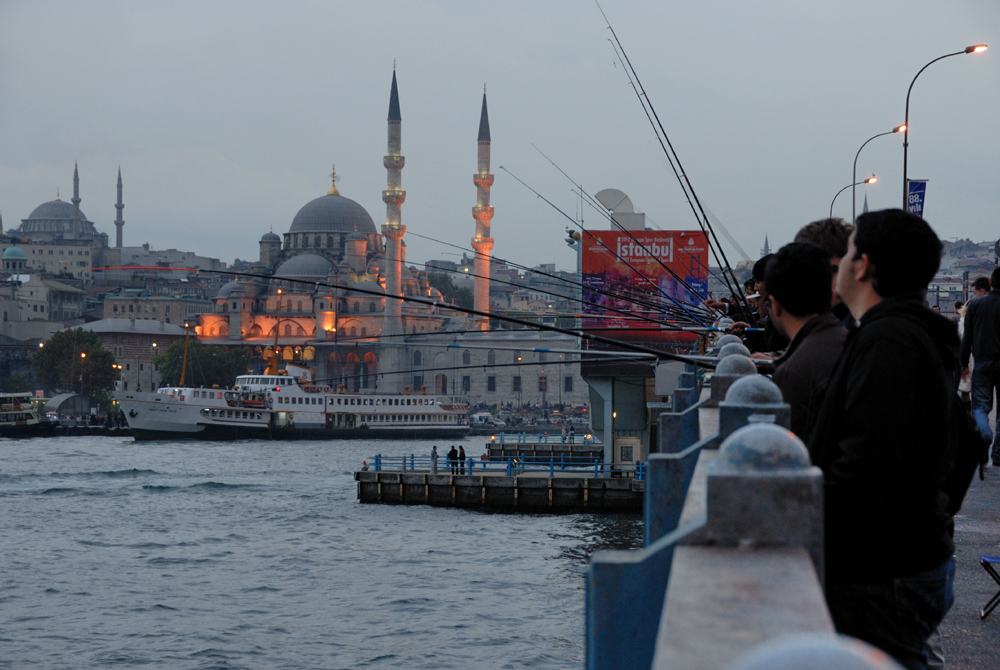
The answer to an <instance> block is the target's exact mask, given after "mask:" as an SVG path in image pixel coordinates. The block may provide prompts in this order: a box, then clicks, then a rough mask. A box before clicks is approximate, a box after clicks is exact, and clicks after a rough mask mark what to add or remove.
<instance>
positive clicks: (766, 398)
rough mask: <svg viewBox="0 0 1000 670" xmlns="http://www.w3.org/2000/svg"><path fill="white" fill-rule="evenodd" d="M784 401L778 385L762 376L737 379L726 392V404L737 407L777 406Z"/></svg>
mask: <svg viewBox="0 0 1000 670" xmlns="http://www.w3.org/2000/svg"><path fill="white" fill-rule="evenodd" d="M730 358H732V357H730ZM727 360H728V359H727ZM784 401H785V399H784V398H783V397H782V396H781V389H779V388H778V385H777V384H775V383H774V382H773V381H771V380H770V379H768V378H767V377H764V376H762V375H754V376H752V377H744V378H743V379H737V380H736V381H734V382H733V385H732V386H730V387H729V390H728V391H726V402H727V403H734V404H737V405H779V404H781V403H783V402H784Z"/></svg>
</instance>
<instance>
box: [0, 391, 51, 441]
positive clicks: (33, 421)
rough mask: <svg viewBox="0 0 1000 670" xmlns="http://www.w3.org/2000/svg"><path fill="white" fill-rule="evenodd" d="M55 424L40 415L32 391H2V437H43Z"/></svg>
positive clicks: (0, 405) (0, 402) (0, 414)
mask: <svg viewBox="0 0 1000 670" xmlns="http://www.w3.org/2000/svg"><path fill="white" fill-rule="evenodd" d="M54 429H55V424H54V423H52V422H51V421H48V420H47V419H45V418H39V417H38V410H37V409H36V408H35V406H34V404H32V402H31V394H30V393H0V437H43V436H46V435H50V434H51V433H52V431H53V430H54Z"/></svg>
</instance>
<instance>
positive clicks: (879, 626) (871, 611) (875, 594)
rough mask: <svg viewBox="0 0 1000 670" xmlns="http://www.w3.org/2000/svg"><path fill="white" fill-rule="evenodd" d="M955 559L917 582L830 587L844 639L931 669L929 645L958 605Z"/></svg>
mask: <svg viewBox="0 0 1000 670" xmlns="http://www.w3.org/2000/svg"><path fill="white" fill-rule="evenodd" d="M954 580H955V559H954V557H952V558H950V559H949V560H948V561H946V562H945V563H944V564H943V565H940V566H938V567H936V568H934V569H933V570H928V571H927V572H922V573H920V574H918V575H913V576H911V577H898V578H896V579H890V580H886V581H881V582H871V583H865V584H827V588H826V603H827V606H828V607H829V608H830V615H831V616H832V617H833V623H834V625H835V626H836V628H837V632H838V633H842V634H844V635H851V636H853V637H856V638H858V639H859V640H864V641H865V642H867V643H869V644H871V645H874V646H876V647H878V648H879V649H881V650H882V651H884V652H885V653H887V654H889V655H890V656H892V657H894V658H895V659H896V660H897V661H898V662H899V663H900V664H902V665H903V666H904V667H906V668H909V669H910V670H926V669H927V650H926V646H925V645H926V642H927V638H928V637H930V635H931V633H933V632H934V631H935V630H936V629H937V627H938V624H939V623H941V620H942V619H944V615H945V614H947V613H948V610H949V609H950V608H951V605H952V603H953V602H954V601H955V592H954V589H953V583H954Z"/></svg>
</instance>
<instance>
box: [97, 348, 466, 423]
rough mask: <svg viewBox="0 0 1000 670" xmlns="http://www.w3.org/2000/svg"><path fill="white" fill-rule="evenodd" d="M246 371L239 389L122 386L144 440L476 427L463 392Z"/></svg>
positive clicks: (299, 372) (291, 370)
mask: <svg viewBox="0 0 1000 670" xmlns="http://www.w3.org/2000/svg"><path fill="white" fill-rule="evenodd" d="M282 372H283V373H284V374H282V373H281V372H276V371H275V370H273V369H272V368H271V367H269V368H268V370H267V371H266V372H265V373H263V374H259V375H252V374H249V375H240V376H239V377H237V378H236V384H235V386H234V387H233V388H231V389H221V388H193V387H185V386H174V387H165V388H161V389H157V390H156V392H153V393H143V392H141V391H116V392H115V399H116V400H117V401H118V402H119V404H120V407H121V410H122V412H124V414H125V417H126V418H127V420H128V424H129V427H130V428H131V429H132V435H133V437H135V439H136V440H176V439H196V440H255V439H264V440H282V439H322V438H360V437H363V438H378V439H386V438H388V439H393V438H406V439H424V438H426V439H436V438H442V439H447V438H456V439H460V438H462V437H465V436H466V435H467V434H468V433H469V403H468V400H467V399H465V398H462V397H454V396H444V395H427V394H424V393H418V394H406V393H399V394H391V393H359V392H345V391H343V390H342V389H332V388H330V387H329V386H326V385H323V384H321V383H317V382H314V381H313V375H312V371H311V370H309V369H308V368H304V367H299V366H295V365H288V366H286V369H285V370H284V371H282Z"/></svg>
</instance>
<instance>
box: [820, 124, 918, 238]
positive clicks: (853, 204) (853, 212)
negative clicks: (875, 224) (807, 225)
mask: <svg viewBox="0 0 1000 670" xmlns="http://www.w3.org/2000/svg"><path fill="white" fill-rule="evenodd" d="M901 130H902V131H904V132H905V131H906V125H902V126H896V127H895V128H893V129H892V130H887V131H886V132H884V133H879V134H878V135H873V136H872V137H869V138H868V139H867V140H865V144H868V143H869V142H871V141H872V140H873V139H875V138H876V137H882V136H883V135H892V134H893V133H898V132H899V131H901ZM865 144H862V145H861V149H864V148H865ZM861 149H858V153H856V154H854V172H852V173H851V223H852V224H853V223H854V221H855V220H856V219H857V218H858V217H857V213H856V212H857V206H858V202H857V199H856V198H855V197H854V187H855V185H856V184H855V182H857V181H858V156H860V155H861ZM830 216H833V215H832V214H831V215H830Z"/></svg>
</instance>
